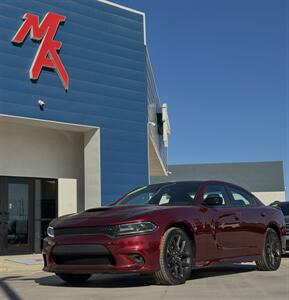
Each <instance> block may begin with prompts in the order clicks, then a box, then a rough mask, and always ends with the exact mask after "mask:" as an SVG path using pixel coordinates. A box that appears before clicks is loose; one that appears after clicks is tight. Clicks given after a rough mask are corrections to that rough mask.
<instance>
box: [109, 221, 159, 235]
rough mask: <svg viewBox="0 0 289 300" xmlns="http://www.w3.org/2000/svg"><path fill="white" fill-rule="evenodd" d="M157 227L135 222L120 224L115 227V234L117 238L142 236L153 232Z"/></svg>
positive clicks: (151, 224) (147, 223)
mask: <svg viewBox="0 0 289 300" xmlns="http://www.w3.org/2000/svg"><path fill="white" fill-rule="evenodd" d="M156 228H157V225H155V224H154V223H151V222H137V223H127V224H120V225H117V226H116V230H115V234H116V235H117V236H122V235H130V234H142V233H147V232H152V231H155V230H156Z"/></svg>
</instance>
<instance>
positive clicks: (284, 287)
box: [0, 256, 289, 300]
mask: <svg viewBox="0 0 289 300" xmlns="http://www.w3.org/2000/svg"><path fill="white" fill-rule="evenodd" d="M0 299H1V300H2V299H9V300H12V299H13V300H20V299H27V300H33V299H37V300H46V299H69V300H73V299H77V300H80V299H86V300H87V299H101V300H105V299H107V300H108V299H125V300H130V299H133V300H142V299H145V300H147V299H150V300H153V299H174V300H175V299H198V300H203V299H210V300H211V299H214V300H218V299H220V300H221V299H222V300H226V299H228V300H229V299H230V300H232V299H234V300H238V299H246V300H251V299H252V300H253V299H254V300H258V299H262V300H279V299H282V300H283V299H284V300H285V299H287V300H288V299H289V256H287V257H285V258H283V261H282V265H281V267H280V268H279V270H278V271H275V272H261V271H257V270H256V268H255V265H254V264H236V265H227V266H218V267H210V268H205V269H200V270H195V271H193V272H192V276H191V279H190V280H188V281H187V282H186V284H184V285H180V286H159V285H155V284H154V283H153V282H152V281H150V280H149V279H147V278H143V277H141V276H139V275H129V274H127V275H108V274H98V275H94V276H93V277H92V278H91V279H90V280H89V281H88V282H86V283H84V284H78V285H75V284H74V285H73V284H68V283H65V282H63V281H62V280H61V279H59V278H58V277H57V276H55V275H53V274H50V273H45V272H42V271H38V270H35V266H33V268H31V269H30V271H29V267H26V269H25V271H22V272H21V271H19V270H17V271H14V272H12V273H9V272H8V273H7V272H6V273H3V274H2V275H1V273H0Z"/></svg>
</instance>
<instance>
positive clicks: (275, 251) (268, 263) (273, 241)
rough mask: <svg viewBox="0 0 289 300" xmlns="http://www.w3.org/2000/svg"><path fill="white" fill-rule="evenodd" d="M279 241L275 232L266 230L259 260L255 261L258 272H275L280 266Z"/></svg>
mask: <svg viewBox="0 0 289 300" xmlns="http://www.w3.org/2000/svg"><path fill="white" fill-rule="evenodd" d="M281 253H282V247H281V241H280V238H279V236H278V234H277V232H276V231H275V230H273V229H272V228H268V229H267V232H266V237H265V243H264V249H263V254H262V257H261V259H259V260H257V261H256V266H257V269H258V270H260V271H276V270H277V269H278V268H279V266H280V264H281Z"/></svg>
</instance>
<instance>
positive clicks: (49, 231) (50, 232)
mask: <svg viewBox="0 0 289 300" xmlns="http://www.w3.org/2000/svg"><path fill="white" fill-rule="evenodd" d="M47 235H48V236H50V237H53V238H54V228H53V227H52V226H48V227H47Z"/></svg>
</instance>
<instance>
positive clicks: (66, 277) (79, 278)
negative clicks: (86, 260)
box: [56, 274, 91, 283]
mask: <svg viewBox="0 0 289 300" xmlns="http://www.w3.org/2000/svg"><path fill="white" fill-rule="evenodd" d="M56 275H57V276H58V277H59V278H61V279H62V280H63V281H66V282H70V283H82V282H85V281H86V280H88V279H89V278H90V276H91V274H56Z"/></svg>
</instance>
